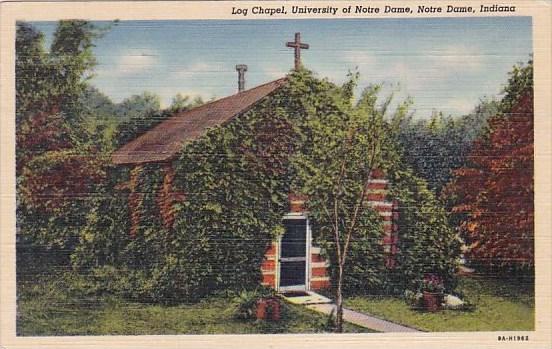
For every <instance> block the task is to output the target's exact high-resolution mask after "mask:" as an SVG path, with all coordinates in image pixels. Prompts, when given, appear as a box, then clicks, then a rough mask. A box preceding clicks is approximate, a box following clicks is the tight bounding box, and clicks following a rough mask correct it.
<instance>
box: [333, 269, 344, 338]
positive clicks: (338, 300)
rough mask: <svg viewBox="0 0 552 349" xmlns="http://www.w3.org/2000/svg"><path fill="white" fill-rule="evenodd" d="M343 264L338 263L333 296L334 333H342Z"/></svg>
mask: <svg viewBox="0 0 552 349" xmlns="http://www.w3.org/2000/svg"><path fill="white" fill-rule="evenodd" d="M342 286H343V264H342V263H341V262H339V270H338V275H337V291H336V295H335V307H336V313H335V331H336V332H339V333H341V332H343V287H342Z"/></svg>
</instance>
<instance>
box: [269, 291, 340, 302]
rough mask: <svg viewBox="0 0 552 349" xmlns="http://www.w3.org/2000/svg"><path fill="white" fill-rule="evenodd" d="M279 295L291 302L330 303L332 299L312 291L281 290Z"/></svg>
mask: <svg viewBox="0 0 552 349" xmlns="http://www.w3.org/2000/svg"><path fill="white" fill-rule="evenodd" d="M279 295H280V296H281V297H282V298H284V299H285V300H286V301H288V302H290V303H292V304H301V305H309V304H330V303H332V300H331V299H329V298H327V297H324V296H322V295H320V294H318V293H316V292H312V291H282V292H280V293H279Z"/></svg>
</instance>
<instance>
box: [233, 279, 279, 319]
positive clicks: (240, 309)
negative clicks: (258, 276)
mask: <svg viewBox="0 0 552 349" xmlns="http://www.w3.org/2000/svg"><path fill="white" fill-rule="evenodd" d="M274 296H275V291H274V290H271V289H268V288H265V287H259V288H256V289H253V290H242V291H240V292H238V293H237V294H236V295H235V296H234V297H233V298H232V300H231V304H232V306H231V307H230V308H229V309H230V313H231V314H232V317H233V318H236V319H241V320H251V319H256V316H255V312H256V309H257V302H258V301H259V300H260V299H261V298H267V297H274Z"/></svg>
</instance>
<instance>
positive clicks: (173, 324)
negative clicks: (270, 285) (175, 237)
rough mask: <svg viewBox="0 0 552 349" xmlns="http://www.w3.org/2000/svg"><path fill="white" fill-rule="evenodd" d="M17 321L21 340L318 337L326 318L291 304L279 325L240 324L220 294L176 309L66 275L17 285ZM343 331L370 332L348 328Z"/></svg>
mask: <svg viewBox="0 0 552 349" xmlns="http://www.w3.org/2000/svg"><path fill="white" fill-rule="evenodd" d="M17 317H18V318H17V333H18V335H20V336H55V335H145V334H148V335H162V334H166V335H169V334H252V333H319V332H326V323H327V320H328V317H327V316H325V315H321V314H318V313H314V312H312V311H310V310H308V309H305V308H304V307H302V306H297V305H292V304H287V303H285V304H283V312H282V319H281V320H280V321H278V322H272V321H262V320H260V321H259V320H238V319H235V318H234V317H233V314H232V301H231V300H230V299H228V298H225V297H220V296H219V297H215V296H213V297H210V298H208V299H205V300H203V301H202V302H200V303H196V304H184V305H175V306H164V305H157V304H143V303H136V302H128V301H124V300H121V299H120V298H117V297H115V296H105V295H104V296H99V295H94V294H91V292H86V290H83V289H81V288H80V286H79V285H78V282H73V281H71V282H70V281H68V279H67V278H64V277H63V276H61V277H59V278H53V277H49V278H44V277H42V278H38V279H36V280H32V281H26V282H22V281H20V282H18V304H17ZM345 331H346V332H372V331H370V330H368V329H365V328H361V327H357V326H354V325H350V324H347V326H346V327H345Z"/></svg>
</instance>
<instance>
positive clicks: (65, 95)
mask: <svg viewBox="0 0 552 349" xmlns="http://www.w3.org/2000/svg"><path fill="white" fill-rule="evenodd" d="M102 32H103V29H101V28H98V27H96V26H94V25H93V24H91V23H89V22H87V21H79V20H68V21H60V22H59V23H58V27H57V29H56V31H55V33H54V37H53V41H52V45H51V47H50V50H49V51H48V52H46V50H45V48H44V35H43V34H42V33H40V32H38V31H37V30H36V29H35V28H33V27H32V26H31V25H29V24H27V23H24V22H18V23H17V34H16V136H17V147H16V165H17V166H16V168H17V205H18V206H17V226H18V229H19V232H20V234H21V236H22V237H23V239H24V240H25V241H27V242H28V243H29V244H33V243H38V244H41V245H42V246H44V247H48V248H61V249H65V250H68V251H70V250H71V249H72V248H73V247H74V246H75V244H76V243H77V242H78V239H79V233H80V228H81V226H82V225H84V222H85V218H86V213H87V212H88V210H89V208H90V207H91V206H90V201H91V200H90V198H91V197H93V195H91V194H92V193H94V192H95V191H96V190H97V187H96V186H97V185H98V182H101V181H102V180H103V178H104V168H103V164H104V161H105V158H104V156H103V155H102V154H99V153H98V151H97V150H98V148H97V147H96V144H95V142H91V138H92V137H91V135H90V134H89V133H88V132H87V130H86V128H85V127H84V123H83V122H82V121H83V115H84V113H82V111H83V110H84V109H83V107H82V104H81V103H80V102H79V98H80V96H81V94H82V93H83V92H84V91H85V90H86V88H87V86H88V84H87V80H88V78H89V77H90V73H91V70H92V68H93V67H94V65H95V59H94V57H93V55H92V47H93V41H94V40H95V39H97V38H98V37H99V36H100V35H101V34H102Z"/></svg>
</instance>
